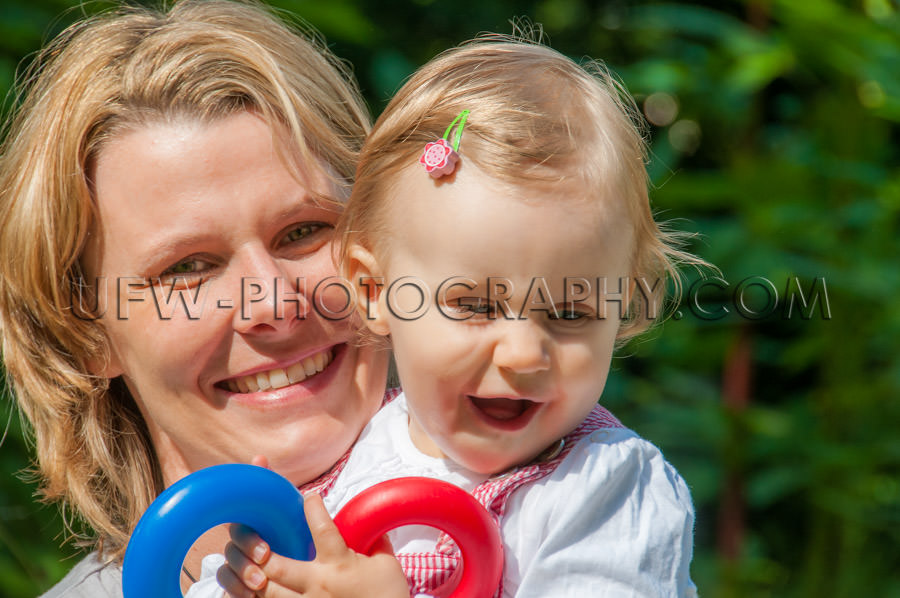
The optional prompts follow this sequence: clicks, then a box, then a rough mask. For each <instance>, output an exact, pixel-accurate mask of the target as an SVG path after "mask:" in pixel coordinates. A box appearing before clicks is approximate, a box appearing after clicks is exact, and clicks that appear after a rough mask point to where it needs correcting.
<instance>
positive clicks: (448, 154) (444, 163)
mask: <svg viewBox="0 0 900 598" xmlns="http://www.w3.org/2000/svg"><path fill="white" fill-rule="evenodd" d="M468 117H469V111H468V110H463V111H462V112H460V113H459V116H457V117H456V118H454V119H453V122H452V123H450V126H449V127H447V130H446V131H444V136H443V138H441V139H438V140H437V141H432V142H430V143H426V144H425V151H423V152H422V155H421V156H420V157H419V163H420V164H423V165H424V166H425V171H426V172H427V173H428V174H430V175H431V177H432V178H434V179H439V178H441V177H442V176H444V175H447V174H452V173H453V171H454V170H456V163H457V162H459V154H458V153H457V152H458V151H459V140H460V138H461V137H462V132H463V127H465V126H466V119H467V118H468ZM453 127H456V134H455V135H454V139H453V144H452V145H451V144H450V142H449V141H447V140H448V139H449V138H450V132H451V131H453Z"/></svg>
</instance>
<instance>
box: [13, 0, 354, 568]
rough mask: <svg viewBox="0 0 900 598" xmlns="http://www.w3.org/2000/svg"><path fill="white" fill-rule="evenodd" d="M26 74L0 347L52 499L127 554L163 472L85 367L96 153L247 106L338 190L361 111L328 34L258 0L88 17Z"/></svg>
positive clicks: (16, 136) (140, 429)
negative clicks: (125, 134)
mask: <svg viewBox="0 0 900 598" xmlns="http://www.w3.org/2000/svg"><path fill="white" fill-rule="evenodd" d="M22 88H23V89H24V99H23V101H22V104H21V106H20V107H19V108H18V111H17V113H16V115H15V118H14V119H13V121H12V123H11V125H10V127H9V130H8V131H7V136H6V139H5V142H4V144H3V146H2V150H0V277H2V283H0V341H2V346H0V348H2V356H3V361H4V364H5V367H6V370H7V373H8V378H9V380H10V381H11V383H12V389H13V391H14V392H15V395H16V397H17V399H18V403H19V405H20V406H21V409H22V411H23V412H24V414H25V415H26V416H27V418H28V420H30V422H31V424H32V426H33V433H34V441H35V444H36V448H37V459H38V468H39V473H40V475H41V477H42V480H43V487H42V492H43V495H44V497H45V499H46V500H48V501H50V500H60V501H62V502H63V503H64V504H66V505H68V506H69V507H71V509H72V511H74V512H75V513H76V514H77V515H80V516H81V517H83V519H84V520H85V521H86V522H87V523H89V524H90V525H91V526H92V527H93V529H94V530H95V532H96V534H97V537H96V538H95V543H96V546H97V548H99V549H100V550H101V551H103V552H104V553H105V554H106V556H107V557H108V558H121V556H122V554H123V552H124V548H125V545H126V543H127V540H128V536H129V534H130V532H131V530H132V529H133V527H134V525H135V524H136V523H137V520H138V519H139V518H140V516H141V514H142V513H143V511H144V510H145V508H146V507H147V506H148V505H149V503H150V502H151V501H152V500H153V498H154V497H155V496H156V495H157V494H158V493H159V492H160V491H161V490H162V488H163V485H162V478H161V474H160V469H159V463H158V460H157V458H156V455H155V453H154V451H153V448H152V446H151V443H150V440H149V436H148V433H147V426H146V424H145V423H144V421H143V419H142V417H141V415H140V413H139V411H138V409H137V406H136V405H135V403H134V400H133V399H132V398H131V396H130V395H129V393H128V391H127V390H126V388H125V386H124V384H122V383H121V380H118V379H114V380H112V381H109V380H107V379H104V378H101V377H97V376H93V375H91V374H90V371H91V369H90V368H89V366H88V364H89V363H96V362H97V360H102V359H103V358H104V357H105V356H108V354H109V347H108V345H107V341H106V338H105V336H104V332H103V330H102V327H101V326H100V324H99V323H98V322H97V321H96V320H92V319H90V318H86V317H84V315H83V314H79V313H77V312H76V310H75V305H76V302H73V297H75V296H78V295H79V292H80V287H81V286H82V285H83V284H84V281H83V280H82V277H81V273H80V266H79V258H80V255H81V252H82V249H83V247H84V244H85V238H86V236H87V234H88V230H89V229H90V227H91V225H92V221H93V219H94V218H95V207H94V205H93V200H92V198H91V193H90V181H89V177H90V168H91V163H92V160H93V159H94V157H95V156H96V155H97V153H98V152H99V151H102V148H103V147H104V144H105V143H106V142H107V141H108V140H109V139H111V138H113V137H115V136H116V135H117V134H119V133H121V132H122V131H123V130H127V129H128V128H133V127H140V126H142V125H145V124H148V123H152V122H158V121H167V120H169V119H181V118H188V119H195V120H199V121H201V122H210V121H213V120H215V119H220V118H223V117H225V116H228V115H231V114H234V113H236V112H239V111H245V110H249V111H253V112H254V113H256V114H258V115H260V116H261V117H262V118H263V119H265V120H266V122H268V123H269V126H270V128H271V129H272V131H273V135H274V134H276V133H279V134H283V133H284V132H285V131H286V132H287V133H288V134H289V135H290V137H289V138H290V143H289V145H290V146H291V147H288V148H285V149H286V150H287V151H289V152H291V155H292V157H295V158H296V162H295V163H297V164H301V165H303V164H321V163H324V164H326V165H327V166H328V167H329V173H328V174H329V176H331V178H332V179H333V180H334V181H335V183H336V186H335V194H336V195H337V198H338V199H342V198H345V197H346V194H347V192H348V189H349V186H350V183H351V182H352V179H353V175H354V171H355V168H356V161H357V157H358V153H359V149H360V146H361V145H362V142H363V140H364V138H365V135H366V133H367V131H368V127H369V120H368V114H367V111H366V109H365V107H364V105H363V103H362V101H361V99H360V96H359V93H358V90H357V88H356V85H355V83H354V82H353V79H352V76H351V74H350V73H349V72H348V70H347V68H346V67H345V66H344V65H343V64H342V63H341V62H339V61H338V60H337V59H336V58H334V57H333V56H332V55H331V53H330V52H329V51H328V50H327V49H326V48H325V47H324V45H323V44H322V43H321V42H320V41H319V40H317V39H316V38H315V37H312V36H310V35H308V34H306V33H301V32H300V31H298V30H297V29H296V28H295V27H292V26H291V25H289V24H287V23H286V22H285V21H283V20H282V19H281V18H279V17H278V16H276V15H275V14H273V13H272V12H271V11H269V10H268V9H266V8H265V7H264V6H263V5H261V4H258V3H256V2H254V1H252V0H251V1H245V2H239V1H228V0H182V1H180V2H177V3H175V4H174V6H172V7H171V8H168V9H165V8H163V9H160V10H154V9H147V8H138V7H123V8H119V9H117V10H115V11H112V12H109V13H106V14H102V15H100V16H97V17H93V18H87V19H85V20H83V21H81V22H79V23H77V24H75V25H73V26H72V27H70V28H69V29H67V30H66V31H65V32H63V33H62V34H61V35H59V36H58V37H57V38H56V39H54V40H53V41H52V42H50V44H49V45H48V46H47V47H46V48H44V49H43V50H42V51H41V52H40V54H39V55H38V56H37V58H36V60H35V62H34V64H33V66H32V67H31V68H29V69H28V70H27V71H26V73H25V76H24V79H23V80H22ZM342 188H343V190H342ZM88 542H89V541H88Z"/></svg>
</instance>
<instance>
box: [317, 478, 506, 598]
mask: <svg viewBox="0 0 900 598" xmlns="http://www.w3.org/2000/svg"><path fill="white" fill-rule="evenodd" d="M334 523H335V525H337V527H338V529H339V530H340V532H341V535H342V536H343V537H344V541H345V542H346V543H347V546H348V547H350V548H352V549H353V550H355V551H357V552H362V553H365V554H370V553H371V552H372V549H373V548H374V546H375V543H376V542H377V541H378V539H379V538H381V536H383V535H384V534H385V533H387V532H388V531H390V530H392V529H394V528H397V527H401V526H404V525H430V526H432V527H436V528H438V529H440V530H441V531H444V532H446V533H447V534H448V535H449V536H450V537H451V538H453V540H454V541H456V544H457V545H458V546H459V550H460V553H461V555H462V565H463V571H462V575H461V576H460V577H459V583H458V584H457V586H456V588H454V590H453V592H452V593H450V595H449V597H450V598H490V596H492V595H493V594H494V592H495V591H496V590H497V587H498V586H499V584H500V576H501V575H502V573H503V544H502V542H501V540H500V530H499V529H498V528H497V524H496V523H495V522H494V520H493V518H492V517H491V516H490V514H489V513H488V512H487V510H486V509H485V508H484V507H483V506H482V505H481V503H479V502H478V501H477V500H475V498H474V497H473V496H472V495H471V494H469V493H468V492H466V491H465V490H463V489H461V488H458V487H456V486H454V485H452V484H449V483H447V482H442V481H440V480H434V479H431V478H421V477H407V478H397V479H394V480H388V481H386V482H382V483H380V484H377V485H376V486H372V487H371V488H369V489H368V490H366V491H364V492H362V493H360V494H358V495H357V496H355V497H354V498H352V499H351V500H350V501H349V502H348V503H347V504H346V505H345V506H344V508H343V509H341V511H340V513H338V514H337V516H336V517H335V518H334ZM466 565H468V566H466ZM454 577H455V576H454Z"/></svg>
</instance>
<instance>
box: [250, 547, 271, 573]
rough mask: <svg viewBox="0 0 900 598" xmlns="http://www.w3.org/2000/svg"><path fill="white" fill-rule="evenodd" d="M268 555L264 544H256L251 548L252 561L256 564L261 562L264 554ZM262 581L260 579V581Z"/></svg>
mask: <svg viewBox="0 0 900 598" xmlns="http://www.w3.org/2000/svg"><path fill="white" fill-rule="evenodd" d="M267 553H268V549H267V548H266V545H265V544H257V545H256V546H255V547H254V548H253V560H254V561H256V562H257V563H260V564H261V563H262V560H263V559H264V558H266V554H267ZM260 581H262V579H260Z"/></svg>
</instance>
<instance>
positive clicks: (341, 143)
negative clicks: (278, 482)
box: [0, 0, 387, 596]
mask: <svg viewBox="0 0 900 598" xmlns="http://www.w3.org/2000/svg"><path fill="white" fill-rule="evenodd" d="M35 62H36V66H35V67H34V68H33V71H32V72H30V73H29V76H28V77H27V82H28V87H27V90H26V95H25V98H24V101H23V103H22V106H21V108H20V109H19V111H18V113H17V115H16V117H15V119H14V121H13V123H12V125H11V127H10V130H9V132H8V135H7V139H6V141H5V143H4V146H3V148H2V161H0V190H2V191H0V193H2V196H0V276H2V283H0V335H2V351H3V359H4V365H5V367H6V369H7V372H8V375H9V378H10V380H11V382H12V385H13V388H14V391H15V394H16V397H17V399H18V402H19V405H20V406H21V408H22V410H23V412H24V413H25V415H26V416H27V418H28V419H29V421H30V422H31V424H32V426H33V428H34V435H35V440H36V446H37V453H38V462H39V466H40V473H41V475H42V477H43V480H44V494H45V497H46V498H47V499H48V500H56V501H62V502H64V503H65V504H67V505H70V506H71V507H72V508H73V509H74V511H75V512H76V513H77V514H78V515H80V516H81V517H83V518H84V519H85V520H86V521H87V522H88V523H89V524H90V525H91V526H92V527H93V529H94V530H95V531H96V538H95V539H94V548H95V552H94V553H92V554H91V555H90V556H89V557H88V558H87V559H85V561H82V563H80V564H79V565H77V566H76V567H75V569H74V570H73V571H72V572H71V573H70V574H69V576H68V577H67V578H66V579H65V580H64V581H63V582H62V583H61V584H60V585H59V586H57V588H55V589H54V590H53V591H51V595H57V596H107V595H108V596H115V595H119V594H120V593H121V587H120V585H121V581H120V577H121V570H120V568H119V565H120V563H121V558H122V556H123V553H124V549H125V546H126V544H127V541H128V536H129V534H130V532H131V530H132V529H133V527H134V525H135V524H136V522H137V520H138V519H139V517H140V515H141V514H142V512H143V511H144V509H145V508H146V507H147V506H148V505H149V503H150V502H151V501H152V500H153V498H154V497H155V496H156V495H157V494H158V493H159V492H160V491H161V490H162V489H163V488H165V487H166V486H168V485H170V484H171V483H173V482H174V481H176V480H178V479H180V478H181V477H183V476H185V475H186V474H188V473H190V472H192V471H195V470H196V469H198V468H201V467H205V466H208V465H213V464H216V463H223V462H247V461H249V460H250V459H251V458H252V456H253V455H257V454H263V455H266V456H268V458H269V462H270V465H271V467H272V468H273V469H275V470H277V471H279V472H280V473H282V474H284V475H285V476H286V477H288V478H289V479H290V480H291V481H292V482H293V483H294V484H297V485H299V484H302V483H305V482H308V481H310V480H313V479H315V478H316V477H317V476H320V475H321V474H322V473H323V472H325V471H326V470H328V469H329V468H330V467H331V466H332V465H333V464H334V463H335V462H336V461H337V460H338V459H339V458H340V457H341V456H342V455H343V454H344V453H345V452H346V451H347V449H348V448H349V447H350V445H351V444H352V443H353V441H354V440H355V438H356V436H357V435H358V433H359V431H360V430H361V429H362V427H363V425H364V424H365V423H366V422H367V421H368V419H369V418H370V417H371V416H372V415H373V414H374V412H375V411H376V410H377V408H378V406H379V404H380V401H381V395H382V393H383V389H384V380H385V372H386V368H387V365H386V364H387V357H386V356H385V355H384V354H380V353H377V352H376V351H375V350H374V348H371V347H357V346H356V345H355V344H354V343H353V342H352V341H353V339H354V334H355V333H354V329H353V327H352V322H351V321H350V320H348V319H341V318H335V317H326V316H332V314H331V312H333V311H339V309H340V303H341V302H340V299H343V297H342V296H340V297H337V298H335V300H334V302H332V297H331V293H329V292H328V291H327V290H323V289H327V285H321V286H318V287H317V284H318V283H319V282H321V281H323V280H325V279H327V277H329V276H333V275H334V274H335V270H334V266H333V262H332V252H331V243H332V233H331V231H332V227H333V224H334V223H335V221H336V219H337V216H338V212H339V210H340V202H341V201H342V200H343V199H344V198H345V197H346V195H347V191H348V186H349V184H350V182H351V180H352V176H353V172H354V167H355V160H356V155H357V151H358V149H359V146H360V145H361V143H362V140H363V138H364V136H365V133H366V131H367V128H368V121H367V115H366V112H365V110H364V108H363V107H362V104H361V101H360V99H359V97H358V93H357V90H356V88H355V86H354V85H353V84H352V83H351V82H350V78H349V77H348V76H347V73H346V72H345V70H344V69H342V67H341V65H340V64H339V63H338V62H336V60H335V59H333V57H331V56H330V55H329V54H328V52H327V51H326V50H324V49H323V48H322V47H321V46H319V45H316V44H314V43H311V42H310V41H309V40H308V39H305V38H303V37H301V36H299V35H298V34H297V33H296V32H294V31H293V30H291V29H290V28H288V27H286V26H285V25H284V24H283V23H282V22H281V21H279V20H278V19H277V18H275V17H273V16H272V15H271V14H269V13H268V12H266V11H265V10H264V9H263V8H261V7H260V6H258V5H256V4H249V3H237V2H230V1H227V0H211V1H195V0H183V1H182V2H178V3H177V4H175V6H174V7H173V8H171V10H168V11H166V12H156V11H151V10H146V9H131V8H129V9H122V10H120V11H117V12H115V13H113V14H108V15H105V16H101V17H99V18H94V19H88V20H85V21H83V22H81V23H79V24H77V25H75V26H73V27H71V28H69V29H68V30H67V31H66V32H64V33H63V34H62V35H60V36H59V37H58V38H57V39H56V40H54V41H53V42H51V44H50V45H49V46H48V47H47V48H46V49H45V50H44V51H43V52H42V53H41V55H40V56H39V57H38V59H37V60H36V61H35ZM338 294H339V295H342V293H341V291H338ZM332 307H334V309H332ZM224 543H225V538H224V536H220V535H217V534H213V535H212V536H211V537H205V538H204V540H203V541H202V542H198V545H195V548H194V549H193V550H192V551H191V553H190V554H189V556H188V559H187V560H186V561H185V575H183V585H184V586H186V585H187V584H188V583H189V579H190V578H192V577H196V576H197V574H198V572H199V571H198V570H199V556H200V555H202V554H206V553H208V552H221V550H222V547H223V546H224ZM201 544H203V545H201Z"/></svg>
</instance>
